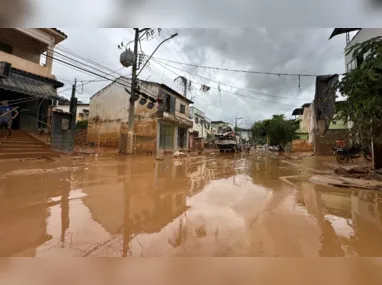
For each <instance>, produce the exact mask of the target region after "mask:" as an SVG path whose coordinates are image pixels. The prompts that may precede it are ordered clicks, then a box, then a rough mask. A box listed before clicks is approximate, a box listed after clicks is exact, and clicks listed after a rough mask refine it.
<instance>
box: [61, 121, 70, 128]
mask: <svg viewBox="0 0 382 285" xmlns="http://www.w3.org/2000/svg"><path fill="white" fill-rule="evenodd" d="M61 130H63V131H67V130H69V119H62V120H61Z"/></svg>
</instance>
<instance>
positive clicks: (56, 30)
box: [52, 28, 68, 39]
mask: <svg viewBox="0 0 382 285" xmlns="http://www.w3.org/2000/svg"><path fill="white" fill-rule="evenodd" d="M52 30H54V31H55V32H57V33H59V34H60V35H61V36H63V37H65V39H66V38H67V37H68V36H67V35H66V34H65V33H64V32H62V31H60V30H59V29H56V28H52Z"/></svg>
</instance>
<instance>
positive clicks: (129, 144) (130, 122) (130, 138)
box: [127, 28, 139, 154]
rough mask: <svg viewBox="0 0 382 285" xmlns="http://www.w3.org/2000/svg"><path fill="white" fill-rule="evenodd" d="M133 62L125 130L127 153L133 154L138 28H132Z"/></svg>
mask: <svg viewBox="0 0 382 285" xmlns="http://www.w3.org/2000/svg"><path fill="white" fill-rule="evenodd" d="M134 30H135V36H134V56H135V58H134V62H133V66H132V73H131V91H130V92H131V94H130V100H129V101H130V105H129V120H128V132H127V140H128V142H127V154H133V151H134V148H133V142H134V116H135V101H134V100H133V98H134V97H135V96H134V95H135V88H136V87H137V56H138V42H139V29H138V28H134Z"/></svg>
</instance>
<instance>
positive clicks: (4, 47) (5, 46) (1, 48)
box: [0, 42, 12, 53]
mask: <svg viewBox="0 0 382 285" xmlns="http://www.w3.org/2000/svg"><path fill="white" fill-rule="evenodd" d="M0 51H3V52H6V53H12V47H11V46H10V45H8V44H5V43H1V42H0Z"/></svg>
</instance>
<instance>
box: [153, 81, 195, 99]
mask: <svg viewBox="0 0 382 285" xmlns="http://www.w3.org/2000/svg"><path fill="white" fill-rule="evenodd" d="M148 82H149V81H148ZM151 83H156V82H151ZM158 84H159V83H158ZM159 85H160V86H161V87H162V88H164V89H166V90H168V91H170V92H172V93H174V94H175V95H176V96H177V97H180V98H182V99H183V100H185V101H187V102H188V103H189V104H193V103H194V102H193V101H191V100H190V99H188V98H186V97H184V96H183V95H182V94H180V93H179V92H177V91H175V90H174V89H172V88H171V87H168V86H167V85H166V84H163V83H160V84H159Z"/></svg>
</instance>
